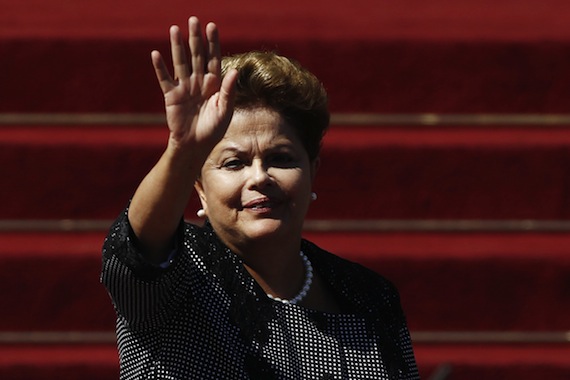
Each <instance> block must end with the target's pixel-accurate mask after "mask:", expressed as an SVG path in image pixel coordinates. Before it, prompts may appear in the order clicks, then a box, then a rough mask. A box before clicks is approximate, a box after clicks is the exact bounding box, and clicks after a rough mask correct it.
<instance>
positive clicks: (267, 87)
mask: <svg viewBox="0 0 570 380" xmlns="http://www.w3.org/2000/svg"><path fill="white" fill-rule="evenodd" d="M232 68H234V69H237V70H238V72H239V75H238V80H237V84H236V99H235V106H236V108H237V109H242V110H247V109H252V108H255V107H267V108H271V109H273V110H275V111H277V112H279V114H280V115H281V116H282V117H283V118H284V119H285V120H286V121H287V122H288V123H289V124H290V125H291V126H292V127H293V128H294V129H295V131H296V132H297V135H298V136H299V138H300V139H301V141H302V142H303V145H304V147H305V150H306V151H307V153H308V155H309V158H310V159H311V160H314V159H315V158H317V157H318V155H319V151H320V147H321V143H322V138H323V136H324V134H325V132H326V130H327V128H328V126H329V119H330V114H329V110H328V98H327V93H326V91H325V89H324V86H323V85H322V83H321V82H320V81H319V80H318V79H317V78H316V77H315V76H314V75H313V74H312V73H311V72H309V71H308V70H307V69H305V68H304V67H302V66H301V65H300V64H299V63H297V62H296V61H294V60H292V59H289V58H286V57H283V56H280V55H277V54H275V53H272V52H255V51H254V52H249V53H243V54H238V55H233V56H229V57H224V58H223V60H222V75H225V73H227V72H228V70H230V69H232Z"/></svg>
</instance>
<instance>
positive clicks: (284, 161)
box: [269, 153, 293, 167]
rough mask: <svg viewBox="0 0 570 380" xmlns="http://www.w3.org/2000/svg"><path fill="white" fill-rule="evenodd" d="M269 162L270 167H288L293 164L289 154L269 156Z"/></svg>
mask: <svg viewBox="0 0 570 380" xmlns="http://www.w3.org/2000/svg"><path fill="white" fill-rule="evenodd" d="M269 162H270V163H271V165H272V166H277V167H289V166H291V164H292V163H293V157H292V156H291V155H290V154H286V153H283V154H275V155H273V156H271V158H270V160H269Z"/></svg>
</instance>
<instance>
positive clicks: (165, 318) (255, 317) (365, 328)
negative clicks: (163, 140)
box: [102, 17, 418, 379]
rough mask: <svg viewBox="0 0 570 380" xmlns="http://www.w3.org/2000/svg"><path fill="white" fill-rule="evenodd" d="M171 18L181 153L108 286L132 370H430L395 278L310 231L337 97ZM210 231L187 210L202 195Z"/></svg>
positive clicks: (127, 215) (170, 87) (144, 196)
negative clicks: (420, 364) (417, 356)
mask: <svg viewBox="0 0 570 380" xmlns="http://www.w3.org/2000/svg"><path fill="white" fill-rule="evenodd" d="M188 23H189V30H190V38H189V47H190V55H189V57H188V58H187V56H186V53H185V48H184V46H183V42H182V37H181V32H180V30H179V28H178V27H176V26H173V27H172V28H171V29H170V42H171V53H172V58H173V63H174V75H175V76H174V78H172V77H171V76H170V74H169V73H168V69H167V68H166V66H165V64H164V61H163V59H162V57H161V55H160V53H158V52H156V51H155V52H153V53H152V61H153V65H154V67H155V70H156V75H157V78H158V81H159V83H160V87H161V89H162V91H163V93H164V98H165V105H166V115H167V123H168V127H169V129H170V136H169V140H168V144H167V148H166V150H165V152H164V154H163V155H162V157H161V158H160V160H159V161H158V163H157V164H156V165H155V167H154V168H153V169H152V170H151V171H150V173H149V174H148V175H147V176H146V177H145V178H144V180H143V181H142V182H141V184H140V186H139V188H138V189H137V191H136V193H135V195H134V196H133V198H132V201H131V203H130V205H129V207H127V209H126V210H125V212H124V213H123V214H122V215H121V216H120V217H119V218H118V220H117V221H116V223H115V224H114V226H113V227H112V228H111V231H110V233H109V236H108V237H107V240H106V241H105V245H104V249H103V273H102V281H103V283H104V284H105V286H106V287H107V288H108V290H109V293H110V294H111V297H112V299H113V303H114V305H115V308H116V311H117V315H118V319H117V337H118V344H119V353H120V362H121V378H122V379H139V378H165V379H166V378H168V379H194V378H195V379H247V378H249V379H372V378H373V379H416V378H418V374H417V369H416V365H415V360H414V356H413V352H412V348H411V342H410V338H409V333H408V330H407V327H406V323H405V319H404V316H403V314H402V311H401V308H400V304H399V298H398V294H397V292H396V290H395V289H394V287H393V286H392V285H391V284H390V283H389V282H387V281H386V280H385V279H383V278H382V277H380V276H378V275H376V274H374V273H372V272H371V271H368V270H367V269H365V268H363V267H361V266H359V265H356V264H353V263H350V262H348V261H345V260H342V259H340V258H338V257H336V256H333V255H332V254H330V253H327V252H325V251H323V250H321V249H319V248H318V247H317V246H315V245H314V244H312V243H310V242H308V241H306V240H303V239H302V237H301V232H302V226H303V219H304V217H305V214H306V212H307V209H308V207H309V205H310V203H311V201H312V200H314V199H315V194H314V193H312V184H313V181H314V178H315V174H316V171H317V169H318V166H319V149H320V143H321V139H322V137H323V134H324V132H325V130H326V128H327V126H328V120H329V114H328V110H327V100H326V93H325V91H324V89H323V87H322V85H321V84H320V83H319V81H318V80H317V79H316V78H315V77H314V76H313V75H312V74H310V73H309V72H307V71H306V70H304V69H303V68H301V67H300V66H298V65H297V64H295V63H293V62H291V61H290V60H288V59H286V58H283V57H280V56H277V55H274V54H269V53H248V54H244V55H240V56H235V57H229V58H226V59H224V62H223V69H222V60H221V58H220V47H219V40H218V32H217V28H216V26H215V25H214V24H212V23H210V24H208V25H207V26H206V37H207V40H206V41H205V42H204V41H203V37H202V32H201V28H200V24H199V21H198V20H197V19H196V18H195V17H191V18H190V19H189V22H188ZM194 189H195V190H196V191H197V193H198V195H199V197H200V201H201V204H202V207H203V208H202V209H201V210H200V211H199V212H198V215H199V216H201V217H204V218H205V219H206V222H205V225H204V226H203V227H198V226H195V225H191V224H188V223H185V222H183V221H182V218H183V212H184V209H185V207H186V205H187V203H188V200H189V198H190V196H191V193H192V192H193V190H194Z"/></svg>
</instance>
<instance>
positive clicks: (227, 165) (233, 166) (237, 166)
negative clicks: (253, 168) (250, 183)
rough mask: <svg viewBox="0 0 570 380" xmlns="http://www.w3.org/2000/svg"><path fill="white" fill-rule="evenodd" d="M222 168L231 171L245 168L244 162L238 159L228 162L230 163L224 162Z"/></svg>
mask: <svg viewBox="0 0 570 380" xmlns="http://www.w3.org/2000/svg"><path fill="white" fill-rule="evenodd" d="M222 167H223V168H225V169H231V170H236V169H240V168H242V167H243V161H241V160H238V159H233V160H228V161H226V162H224V164H223V165H222Z"/></svg>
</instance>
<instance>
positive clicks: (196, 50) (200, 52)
mask: <svg viewBox="0 0 570 380" xmlns="http://www.w3.org/2000/svg"><path fill="white" fill-rule="evenodd" d="M188 29H189V30H190V37H189V39H188V45H189V46H190V56H191V57H192V73H193V74H195V75H198V76H202V75H204V65H205V57H204V43H203V41H202V31H201V30H200V21H199V20H198V18H197V17H194V16H192V17H190V18H189V19H188Z"/></svg>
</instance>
